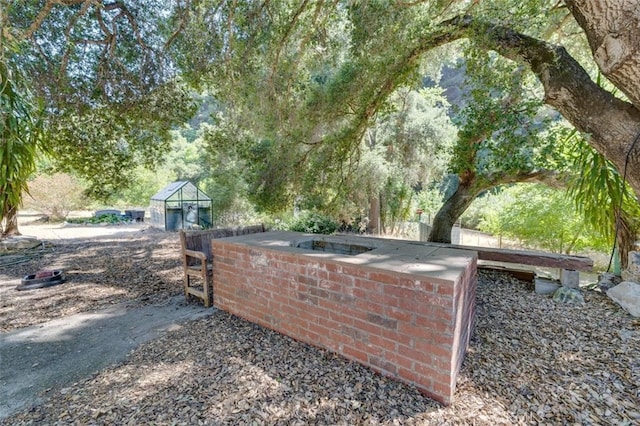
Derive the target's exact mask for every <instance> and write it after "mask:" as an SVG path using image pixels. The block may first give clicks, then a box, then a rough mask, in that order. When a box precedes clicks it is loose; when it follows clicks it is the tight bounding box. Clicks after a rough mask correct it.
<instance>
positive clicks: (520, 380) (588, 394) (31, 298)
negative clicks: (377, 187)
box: [0, 224, 640, 425]
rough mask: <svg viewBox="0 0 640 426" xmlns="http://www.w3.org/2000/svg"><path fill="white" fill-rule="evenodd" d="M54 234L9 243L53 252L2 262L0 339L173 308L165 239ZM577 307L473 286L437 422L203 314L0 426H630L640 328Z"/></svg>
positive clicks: (593, 295) (172, 269) (315, 353)
mask: <svg viewBox="0 0 640 426" xmlns="http://www.w3.org/2000/svg"><path fill="white" fill-rule="evenodd" d="M30 226H32V228H30ZM68 228H69V229H67V227H57V225H37V224H32V225H28V224H25V226H24V227H22V228H21V229H22V230H23V232H24V233H25V234H28V233H33V234H36V235H42V236H45V235H49V237H48V238H50V239H51V243H52V244H50V245H47V246H46V247H44V248H41V249H39V251H35V252H33V253H31V254H30V255H29V258H28V259H27V260H26V261H24V262H19V263H11V264H8V263H7V262H5V263H0V283H1V285H0V318H1V319H2V321H1V322H0V337H6V336H9V335H14V334H13V333H16V332H21V331H23V330H28V329H33V327H36V328H38V327H46V326H47V325H48V324H51V323H52V321H57V320H60V319H61V318H69V317H71V316H74V315H82V314H86V313H91V312H104V311H105V310H108V309H113V308H114V306H121V305H122V304H123V303H126V304H129V305H130V306H134V307H139V308H140V309H143V308H144V307H145V306H152V305H155V304H162V303H169V301H170V300H173V299H174V298H176V297H179V296H180V295H181V294H182V290H181V285H182V271H181V265H180V263H179V259H178V256H177V253H178V252H179V242H178V238H177V235H176V234H175V233H165V232H161V231H158V230H154V229H152V228H149V227H147V226H145V225H141V224H138V225H133V226H131V227H129V226H128V225H124V226H120V227H101V228H97V227H92V228H91V230H93V231H94V232H96V233H99V235H95V234H94V235H93V236H87V235H85V234H84V233H85V232H89V231H90V230H87V229H81V227H80V228H79V227H73V228H75V229H73V230H72V229H71V227H68ZM46 233H49V234H46ZM80 235H82V236H80ZM51 236H53V237H51ZM0 260H3V257H1V256H0ZM56 267H58V268H63V269H64V270H65V271H66V272H67V274H68V282H66V283H65V284H63V285H60V286H55V287H51V288H48V289H41V290H40V291H37V292H33V293H31V292H17V291H14V290H15V285H17V283H19V281H20V277H21V276H23V275H25V274H27V273H28V272H29V271H33V270H34V269H37V268H56ZM27 293H29V294H27ZM583 293H584V296H585V300H586V302H585V304H583V305H565V304H558V303H555V302H553V301H552V300H551V299H550V298H549V297H547V296H541V295H538V294H535V293H534V292H532V291H531V289H530V288H529V287H528V286H527V285H526V284H525V283H523V282H520V281H517V280H515V279H512V278H510V277H509V276H505V275H501V274H495V273H491V274H484V273H483V274H480V276H479V279H478V291H477V300H476V310H477V322H476V328H475V331H474V334H473V336H472V340H471V344H470V348H469V351H468V353H467V355H466V358H465V361H464V364H463V367H462V370H461V372H460V374H459V377H458V381H457V390H456V394H455V396H454V398H455V401H454V403H453V404H452V405H451V406H449V407H442V406H440V405H438V404H437V403H435V402H434V401H432V400H430V399H428V398H425V397H424V396H422V395H421V394H420V393H419V392H417V390H416V389H415V388H413V387H411V386H407V385H404V384H401V383H399V382H396V381H394V380H392V379H390V378H386V377H381V376H379V375H377V374H375V373H374V372H373V371H371V370H369V369H368V368H365V367H363V366H361V365H359V364H356V363H353V362H350V361H347V360H345V359H343V358H341V357H339V356H336V355H334V354H331V353H329V352H327V351H324V350H322V349H319V348H315V347H313V346H309V345H306V344H302V343H300V342H297V341H294V340H292V339H289V338H287V337H285V336H282V335H280V334H278V333H275V332H273V331H270V330H267V329H264V328H262V327H259V326H256V325H253V324H250V323H248V322H246V321H244V320H242V319H239V318H237V317H234V316H232V315H228V314H226V313H224V312H221V311H217V310H215V309H210V311H211V315H209V316H207V317H205V318H200V319H195V320H193V321H190V322H186V323H183V324H182V326H181V327H179V328H176V329H173V330H171V331H168V332H167V333H166V334H164V335H162V336H160V337H158V338H155V339H153V340H151V341H149V342H146V343H143V344H141V345H140V346H139V347H138V348H137V349H135V350H134V351H133V352H131V353H130V354H129V356H128V357H126V359H124V360H123V361H121V362H118V363H116V364H114V365H110V366H107V367H105V368H101V369H100V370H99V371H96V372H95V373H93V374H89V375H88V376H87V377H86V378H84V379H78V380H76V381H74V382H73V383H70V384H68V385H65V386H63V387H56V386H53V387H51V388H49V389H46V390H44V391H43V392H41V393H40V394H39V397H40V398H41V399H40V400H39V401H38V402H37V404H34V405H33V406H31V407H29V408H25V409H24V410H22V411H19V412H17V413H14V414H13V415H11V416H10V417H7V418H4V419H0V424H2V425H21V424H47V425H57V424H60V425H62V424H83V425H84V424H104V425H112V424H185V425H191V424H211V425H219V424H233V425H236V424H256V425H262V424H301V425H307V424H332V425H333V424H344V425H353V424H384V425H398V424H415V425H431V424H433V425H443V424H450V425H461V424H469V425H471V424H473V425H498V424H585V425H588V424H618V425H634V424H640V409H639V408H638V407H640V357H639V356H638V354H639V353H640V321H639V320H638V319H634V318H633V317H631V316H630V315H628V314H627V313H626V312H624V311H623V310H622V309H620V308H619V307H618V306H617V305H616V304H614V303H613V302H612V301H610V300H609V299H608V298H607V297H606V296H605V295H603V294H602V293H599V292H597V291H588V290H585V291H584V292H583ZM178 309H181V308H179V307H178Z"/></svg>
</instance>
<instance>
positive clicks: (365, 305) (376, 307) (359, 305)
mask: <svg viewBox="0 0 640 426" xmlns="http://www.w3.org/2000/svg"><path fill="white" fill-rule="evenodd" d="M355 307H356V309H358V310H360V311H361V312H362V314H361V315H360V317H361V318H366V315H367V313H374V314H381V313H383V312H384V305H381V304H379V303H374V302H370V301H368V300H362V299H358V300H356V302H355Z"/></svg>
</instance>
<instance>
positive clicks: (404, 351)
mask: <svg viewBox="0 0 640 426" xmlns="http://www.w3.org/2000/svg"><path fill="white" fill-rule="evenodd" d="M398 354H399V355H401V356H403V357H406V358H408V359H411V360H414V361H420V362H425V361H430V360H431V354H428V353H424V352H420V351H418V350H416V349H413V348H411V347H409V346H406V345H398Z"/></svg>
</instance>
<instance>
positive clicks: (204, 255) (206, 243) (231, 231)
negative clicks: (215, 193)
mask: <svg viewBox="0 0 640 426" xmlns="http://www.w3.org/2000/svg"><path fill="white" fill-rule="evenodd" d="M258 232H265V227H264V225H252V226H244V227H236V228H221V229H207V230H198V231H185V230H184V229H181V230H180V245H181V258H182V264H183V268H184V293H185V297H186V298H187V301H189V299H190V297H191V296H196V297H198V298H200V299H202V300H203V302H204V306H206V307H209V306H211V302H212V300H211V295H212V293H213V291H212V287H211V274H212V268H213V265H212V258H213V254H212V252H211V240H212V239H214V238H225V237H234V236H236V235H246V234H255V233H258ZM193 279H197V280H198V281H199V284H200V285H202V289H201V290H200V289H199V288H198V287H199V286H198V285H197V284H196V285H193V284H195V283H192V280H193Z"/></svg>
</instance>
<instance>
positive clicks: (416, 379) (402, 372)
mask: <svg viewBox="0 0 640 426" xmlns="http://www.w3.org/2000/svg"><path fill="white" fill-rule="evenodd" d="M398 376H400V377H402V378H403V379H404V380H406V381H408V382H409V383H413V384H414V385H416V387H418V388H424V389H431V386H432V384H433V380H431V379H430V378H428V377H425V376H422V375H420V374H417V373H416V372H414V371H412V370H411V369H409V368H402V367H400V368H398ZM431 392H433V390H431Z"/></svg>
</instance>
